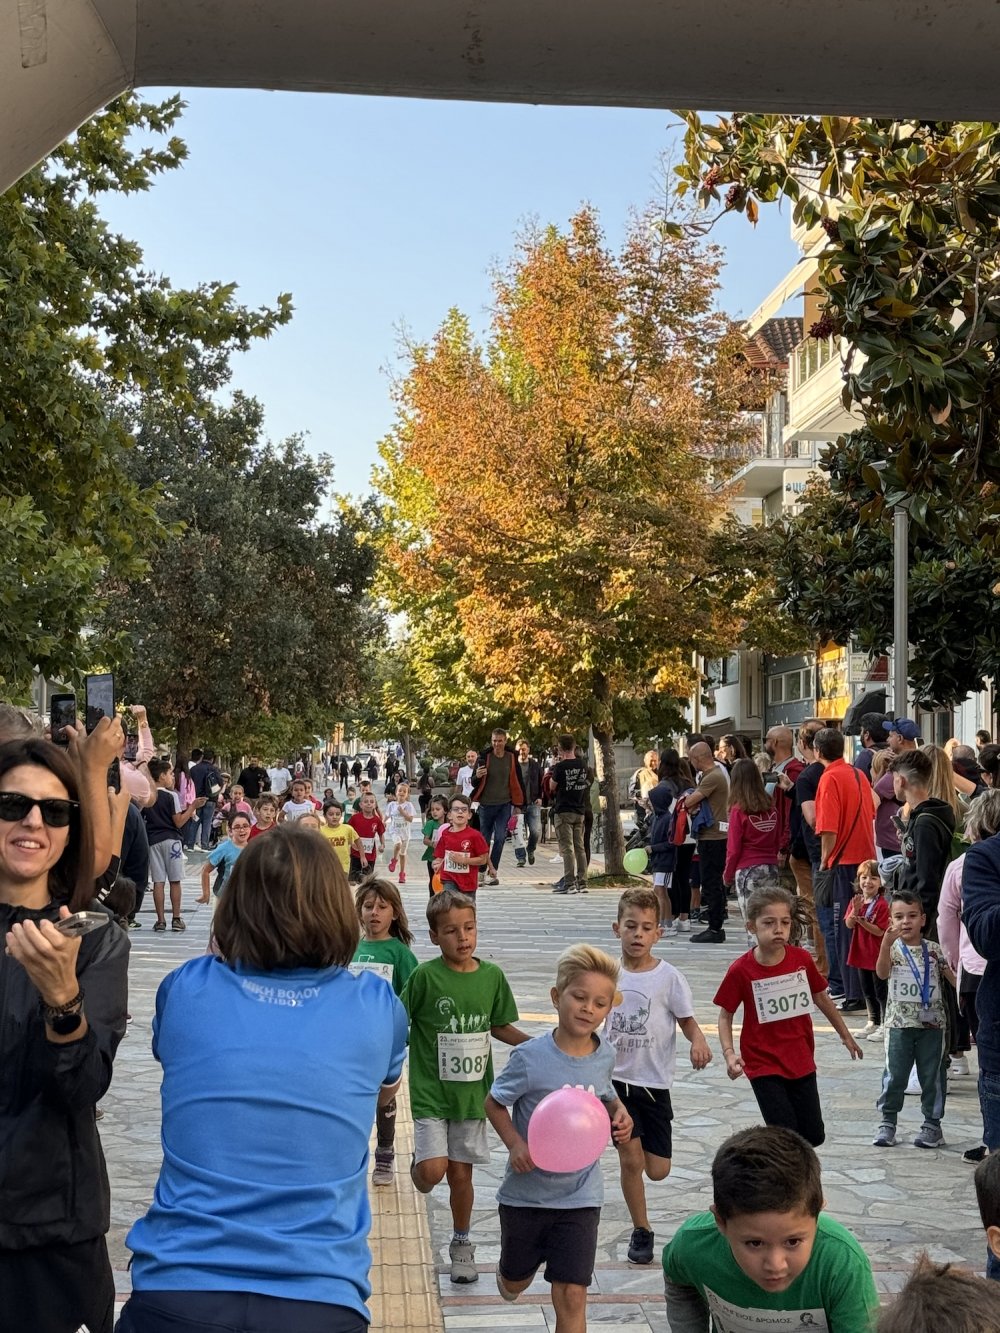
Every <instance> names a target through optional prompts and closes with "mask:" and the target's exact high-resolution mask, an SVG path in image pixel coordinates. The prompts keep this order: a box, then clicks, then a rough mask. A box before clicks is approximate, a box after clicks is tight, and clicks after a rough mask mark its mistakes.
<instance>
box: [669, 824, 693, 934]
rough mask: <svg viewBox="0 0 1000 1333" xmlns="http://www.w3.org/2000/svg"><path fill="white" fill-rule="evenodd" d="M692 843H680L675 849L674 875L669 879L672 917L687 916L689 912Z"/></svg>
mask: <svg viewBox="0 0 1000 1333" xmlns="http://www.w3.org/2000/svg"><path fill="white" fill-rule="evenodd" d="M693 857H694V843H693V842H682V843H681V845H680V846H679V847H678V848H677V860H676V861H675V862H674V873H673V875H672V876H671V878H670V907H671V910H672V912H673V914H674V916H687V914H688V913H689V912H690V911H691V861H692V858H693Z"/></svg>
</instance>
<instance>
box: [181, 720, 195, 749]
mask: <svg viewBox="0 0 1000 1333" xmlns="http://www.w3.org/2000/svg"><path fill="white" fill-rule="evenodd" d="M194 738H195V729H194V718H193V717H190V716H187V715H185V716H184V717H179V718H178V719H177V748H178V750H180V752H181V754H186V755H188V756H189V757H190V754H191V747H192V745H194Z"/></svg>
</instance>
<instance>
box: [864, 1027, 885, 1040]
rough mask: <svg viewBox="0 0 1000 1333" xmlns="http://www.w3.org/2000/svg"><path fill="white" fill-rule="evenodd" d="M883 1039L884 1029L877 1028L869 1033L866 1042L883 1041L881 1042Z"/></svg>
mask: <svg viewBox="0 0 1000 1333" xmlns="http://www.w3.org/2000/svg"><path fill="white" fill-rule="evenodd" d="M882 1037H883V1033H882V1028H881V1027H877V1028H872V1030H871V1032H869V1034H868V1036H867V1037H866V1038H865V1040H866V1041H881V1040H882Z"/></svg>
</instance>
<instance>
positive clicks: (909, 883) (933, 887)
mask: <svg viewBox="0 0 1000 1333" xmlns="http://www.w3.org/2000/svg"><path fill="white" fill-rule="evenodd" d="M954 832H955V813H954V811H953V810H952V808H951V806H950V805H949V804H948V803H947V801H940V800H938V798H937V797H936V796H929V797H928V798H927V800H926V801H921V803H920V804H919V805H918V806H915V807H914V808H913V810H912V811H911V812H910V818H909V819H908V820H907V822H906V825H905V827H904V830H903V833H902V834H901V835H900V839H899V846H900V851H901V852H902V855H903V866H902V871H901V874H900V876H899V879H898V881H897V887H898V888H900V889H912V891H913V892H914V893H919V894H920V899H921V902H922V903H923V905H924V912H925V913H926V916H927V925H926V927H925V929H926V931H927V934H928V935H929V936H930V938H931V939H934V940H936V939H937V909H938V899H939V898H940V897H941V882H942V880H943V879H944V872H945V871H946V870H947V869H948V863H949V861H950V860H951V837H952V834H953V833H954Z"/></svg>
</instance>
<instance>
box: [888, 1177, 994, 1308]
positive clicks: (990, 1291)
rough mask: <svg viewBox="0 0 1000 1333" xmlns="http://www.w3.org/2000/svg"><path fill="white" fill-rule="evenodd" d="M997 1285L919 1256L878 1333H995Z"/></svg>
mask: <svg viewBox="0 0 1000 1333" xmlns="http://www.w3.org/2000/svg"><path fill="white" fill-rule="evenodd" d="M987 1160H989V1159H987ZM998 1328H1000V1283H996V1282H991V1281H989V1280H988V1279H987V1278H981V1277H976V1276H975V1275H974V1274H973V1273H966V1272H963V1271H962V1269H960V1268H952V1266H951V1264H935V1263H932V1262H931V1260H930V1259H928V1257H927V1255H926V1254H922V1255H920V1257H919V1258H918V1259H917V1262H916V1264H915V1265H914V1268H913V1272H912V1273H911V1274H910V1278H909V1281H908V1282H907V1284H906V1286H905V1287H904V1288H903V1290H902V1291H901V1292H900V1293H899V1295H898V1296H897V1297H896V1299H895V1300H894V1301H893V1303H892V1304H891V1305H890V1306H889V1307H888V1309H886V1310H885V1311H883V1313H882V1316H881V1318H880V1319H879V1321H878V1333H940V1331H941V1330H942V1329H947V1330H948V1333H995V1330H996V1329H998Z"/></svg>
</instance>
